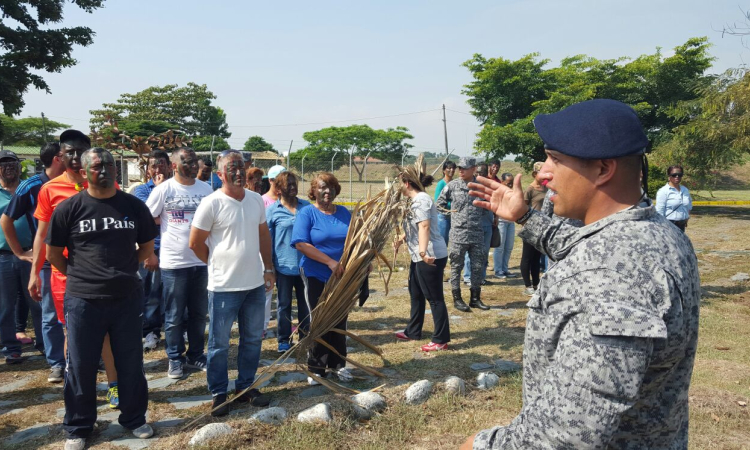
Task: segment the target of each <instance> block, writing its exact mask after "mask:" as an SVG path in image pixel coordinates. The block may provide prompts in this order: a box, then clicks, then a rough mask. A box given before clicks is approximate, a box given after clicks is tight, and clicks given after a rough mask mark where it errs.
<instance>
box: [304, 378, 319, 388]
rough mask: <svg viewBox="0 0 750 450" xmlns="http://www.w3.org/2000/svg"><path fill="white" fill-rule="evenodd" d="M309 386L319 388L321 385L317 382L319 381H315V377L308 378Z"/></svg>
mask: <svg viewBox="0 0 750 450" xmlns="http://www.w3.org/2000/svg"><path fill="white" fill-rule="evenodd" d="M307 384H309V385H310V386H317V385H319V384H320V383H318V382H317V381H316V380H315V378H313V377H307Z"/></svg>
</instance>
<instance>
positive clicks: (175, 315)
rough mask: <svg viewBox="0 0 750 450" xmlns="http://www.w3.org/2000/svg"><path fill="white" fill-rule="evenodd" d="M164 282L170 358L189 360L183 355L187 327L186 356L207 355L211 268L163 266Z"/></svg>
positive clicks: (167, 341) (165, 331)
mask: <svg viewBox="0 0 750 450" xmlns="http://www.w3.org/2000/svg"><path fill="white" fill-rule="evenodd" d="M161 283H162V296H163V298H164V315H165V325H164V336H165V337H164V342H165V344H164V345H165V347H166V350H167V357H168V358H169V359H170V360H180V361H184V360H185V358H184V357H183V356H182V355H183V353H185V338H184V337H183V336H182V334H183V332H184V331H185V330H186V329H187V335H188V350H187V353H185V356H187V359H189V360H190V361H194V360H196V359H198V358H200V357H201V356H203V348H204V344H205V339H206V314H207V313H208V291H207V290H206V286H207V285H208V269H207V268H206V266H193V267H186V268H183V269H161ZM185 308H187V320H185ZM261 326H262V324H261Z"/></svg>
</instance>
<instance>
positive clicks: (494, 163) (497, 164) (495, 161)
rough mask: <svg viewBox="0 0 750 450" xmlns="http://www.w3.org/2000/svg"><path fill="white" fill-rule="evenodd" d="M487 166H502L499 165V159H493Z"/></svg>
mask: <svg viewBox="0 0 750 450" xmlns="http://www.w3.org/2000/svg"><path fill="white" fill-rule="evenodd" d="M489 165H491V166H500V165H502V164H500V160H499V159H493V160H492V161H490V162H489Z"/></svg>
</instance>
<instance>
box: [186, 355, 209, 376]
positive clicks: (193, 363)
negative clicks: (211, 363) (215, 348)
mask: <svg viewBox="0 0 750 450" xmlns="http://www.w3.org/2000/svg"><path fill="white" fill-rule="evenodd" d="M185 367H187V368H189V369H197V370H201V371H203V372H205V371H206V370H207V369H208V364H207V362H206V355H201V356H199V357H198V358H197V359H193V360H191V359H188V360H187V361H185Z"/></svg>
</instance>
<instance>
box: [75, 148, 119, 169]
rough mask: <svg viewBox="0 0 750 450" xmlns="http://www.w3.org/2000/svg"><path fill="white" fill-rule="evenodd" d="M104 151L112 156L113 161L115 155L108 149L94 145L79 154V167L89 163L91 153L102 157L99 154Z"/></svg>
mask: <svg viewBox="0 0 750 450" xmlns="http://www.w3.org/2000/svg"><path fill="white" fill-rule="evenodd" d="M105 153H106V154H107V155H109V156H110V157H112V160H113V161H114V159H115V157H114V156H112V153H110V152H109V150H106V149H103V148H101V147H94V148H90V149H88V150H86V151H85V152H83V154H82V155H81V167H83V168H84V169H85V168H86V167H87V166H88V165H89V164H91V156H93V155H99V158H101V159H104V158H102V156H101V155H103V154H105Z"/></svg>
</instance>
